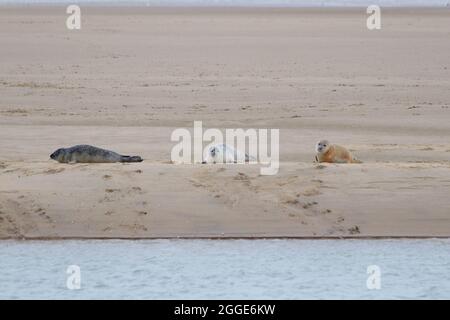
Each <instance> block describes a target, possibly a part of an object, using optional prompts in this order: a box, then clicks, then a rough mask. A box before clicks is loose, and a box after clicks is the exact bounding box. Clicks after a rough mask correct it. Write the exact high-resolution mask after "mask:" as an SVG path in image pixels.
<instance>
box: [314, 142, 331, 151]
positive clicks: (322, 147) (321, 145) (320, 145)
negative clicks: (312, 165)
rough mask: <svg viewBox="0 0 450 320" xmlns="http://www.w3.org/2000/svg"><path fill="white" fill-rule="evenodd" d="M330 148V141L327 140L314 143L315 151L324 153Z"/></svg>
mask: <svg viewBox="0 0 450 320" xmlns="http://www.w3.org/2000/svg"><path fill="white" fill-rule="evenodd" d="M329 148H330V142H328V140H320V141H319V142H317V144H316V152H317V153H325V152H327V151H328V149H329Z"/></svg>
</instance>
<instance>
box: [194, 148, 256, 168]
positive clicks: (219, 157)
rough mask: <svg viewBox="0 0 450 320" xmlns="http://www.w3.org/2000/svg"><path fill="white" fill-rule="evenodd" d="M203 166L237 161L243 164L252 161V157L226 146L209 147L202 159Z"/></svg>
mask: <svg viewBox="0 0 450 320" xmlns="http://www.w3.org/2000/svg"><path fill="white" fill-rule="evenodd" d="M203 159H204V160H203V162H202V163H203V164H206V163H237V162H238V161H239V160H241V161H242V160H244V161H245V162H249V161H253V157H249V155H248V154H246V153H242V152H240V151H239V150H236V149H234V148H233V147H230V146H228V145H226V144H216V145H214V146H211V147H210V148H209V149H208V150H207V151H206V152H205V156H204V157H203Z"/></svg>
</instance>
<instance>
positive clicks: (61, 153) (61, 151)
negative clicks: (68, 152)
mask: <svg viewBox="0 0 450 320" xmlns="http://www.w3.org/2000/svg"><path fill="white" fill-rule="evenodd" d="M63 156H64V149H63V148H61V149H58V150H56V151H55V152H53V153H52V154H51V155H50V158H51V159H53V160H56V161H60V160H61V158H62V157H63Z"/></svg>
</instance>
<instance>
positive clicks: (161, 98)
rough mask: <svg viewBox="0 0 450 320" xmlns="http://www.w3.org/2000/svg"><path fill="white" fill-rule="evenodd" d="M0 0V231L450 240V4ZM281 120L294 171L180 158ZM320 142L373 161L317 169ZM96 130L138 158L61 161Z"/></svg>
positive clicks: (94, 140)
mask: <svg viewBox="0 0 450 320" xmlns="http://www.w3.org/2000/svg"><path fill="white" fill-rule="evenodd" d="M67 16H68V15H67V14H66V13H65V7H44V6H41V7H2V8H0V238H3V239H5V238H27V239H32V238H41V239H45V238H52V239H58V238H158V237H224V238H226V237H448V236H450V139H449V137H450V122H449V121H450V60H449V52H450V23H449V21H450V9H419V8H416V9H408V8H403V9H385V10H384V9H383V11H382V28H381V30H376V31H369V30H368V29H367V28H366V17H367V15H366V14H365V9H364V8H363V9H358V8H354V9H301V8H295V9H293V8H290V9H288V8H284V9H277V8H259V9H258V8H137V7H136V8H111V7H109V8H101V7H86V8H84V7H82V28H81V30H68V29H67V28H66V25H65V21H66V18H67ZM196 120H198V121H203V126H204V127H205V128H220V129H224V128H277V129H280V161H281V162H280V170H279V173H278V174H277V175H274V176H262V175H260V172H259V168H260V166H259V165H201V164H195V165H187V164H185V165H175V164H172V163H171V162H170V152H171V149H172V147H173V146H174V144H175V143H173V142H171V141H170V135H171V133H172V131H173V130H174V129H176V128H188V129H191V128H192V127H193V121H196ZM320 139H329V140H330V141H331V142H333V143H337V144H341V145H344V146H346V147H348V148H349V149H350V150H351V151H352V152H353V153H354V154H355V155H356V156H357V157H358V158H359V159H361V160H362V161H363V163H362V164H352V165H342V164H340V165H338V164H325V165H318V164H316V163H314V162H313V160H314V156H315V150H314V146H315V143H316V142H317V141H318V140H320ZM76 144H91V145H96V146H99V147H103V148H108V149H111V150H115V151H118V152H120V153H122V154H132V155H135V154H138V155H140V156H142V157H143V158H144V159H145V161H144V162H143V163H139V164H72V165H67V164H59V163H57V162H55V161H52V160H50V159H49V155H50V154H51V153H52V152H53V151H54V150H56V149H57V148H59V147H68V146H71V145H76Z"/></svg>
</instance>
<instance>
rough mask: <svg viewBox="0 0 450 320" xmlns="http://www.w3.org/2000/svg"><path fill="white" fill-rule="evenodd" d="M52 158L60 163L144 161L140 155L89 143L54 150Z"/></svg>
mask: <svg viewBox="0 0 450 320" xmlns="http://www.w3.org/2000/svg"><path fill="white" fill-rule="evenodd" d="M50 158H51V159H53V160H56V161H58V162H60V163H77V162H78V163H113V162H142V161H143V160H142V158H141V157H139V156H123V155H120V154H118V153H115V152H113V151H109V150H105V149H101V148H97V147H93V146H89V145H78V146H74V147H70V148H61V149H58V150H56V151H55V152H53V153H52V154H51V155H50Z"/></svg>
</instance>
